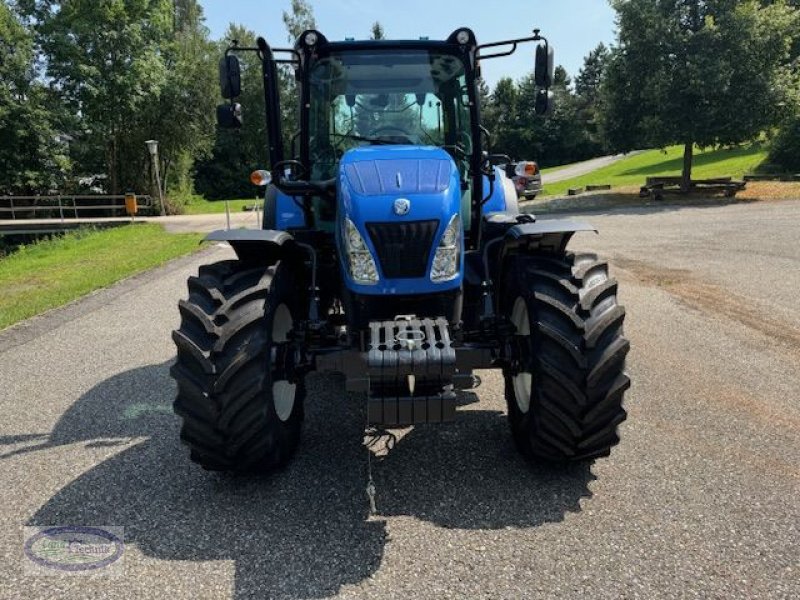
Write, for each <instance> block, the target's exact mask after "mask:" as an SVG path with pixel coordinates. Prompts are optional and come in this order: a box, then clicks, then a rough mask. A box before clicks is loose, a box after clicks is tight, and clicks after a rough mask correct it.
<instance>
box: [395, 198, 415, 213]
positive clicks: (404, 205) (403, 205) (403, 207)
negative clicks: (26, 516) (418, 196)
mask: <svg viewBox="0 0 800 600" xmlns="http://www.w3.org/2000/svg"><path fill="white" fill-rule="evenodd" d="M410 210H411V201H410V200H406V199H405V198H398V199H397V200H395V201H394V214H396V215H397V216H398V217H404V216H405V215H407V214H408V213H409V211H410Z"/></svg>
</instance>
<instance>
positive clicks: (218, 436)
mask: <svg viewBox="0 0 800 600" xmlns="http://www.w3.org/2000/svg"><path fill="white" fill-rule="evenodd" d="M188 285H189V299H188V300H182V301H181V302H180V304H179V310H180V314H181V325H180V328H179V329H178V330H176V331H174V332H173V335H172V337H173V340H174V341H175V345H176V346H177V351H178V355H177V360H176V362H175V365H174V366H173V367H172V369H171V374H172V376H173V378H174V379H175V381H176V382H177V384H178V395H177V398H176V399H175V403H174V409H175V412H176V413H177V414H178V415H179V416H180V417H181V418H182V419H183V426H182V429H181V439H182V441H184V442H185V443H186V444H187V445H188V446H189V448H190V451H191V459H192V460H193V461H194V462H196V463H198V464H200V465H201V466H203V467H204V468H206V469H209V470H214V471H238V472H268V471H272V470H274V469H276V468H279V467H281V466H283V465H284V464H286V462H287V461H288V460H289V459H290V458H291V456H292V455H293V454H294V451H295V449H296V448H297V444H298V441H299V438H300V429H301V424H302V420H303V400H304V397H305V387H304V385H303V381H302V378H297V377H296V376H295V374H294V371H293V369H292V361H293V353H292V350H291V346H290V345H289V344H288V341H289V340H288V334H289V332H290V330H291V329H292V327H293V324H294V321H295V320H297V319H298V318H299V314H297V312H296V311H297V310H298V309H299V307H301V306H302V303H301V298H302V297H303V293H302V291H301V289H300V287H299V286H298V284H297V281H296V278H295V277H293V275H292V272H291V271H290V269H289V267H288V265H286V264H285V263H278V264H277V265H275V266H270V267H261V266H258V267H254V266H249V265H245V264H242V263H240V262H238V261H224V262H219V263H215V264H212V265H208V266H203V267H201V268H200V273H199V276H198V277H191V278H189V282H188Z"/></svg>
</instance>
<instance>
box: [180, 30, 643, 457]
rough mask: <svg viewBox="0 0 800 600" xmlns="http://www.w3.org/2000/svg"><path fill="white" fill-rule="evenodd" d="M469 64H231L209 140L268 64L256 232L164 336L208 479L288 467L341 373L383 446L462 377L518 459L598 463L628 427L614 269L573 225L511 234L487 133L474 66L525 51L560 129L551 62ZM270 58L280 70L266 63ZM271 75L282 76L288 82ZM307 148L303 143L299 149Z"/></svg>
mask: <svg viewBox="0 0 800 600" xmlns="http://www.w3.org/2000/svg"><path fill="white" fill-rule="evenodd" d="M533 33H534V35H533V36H530V37H526V38H521V39H514V40H507V41H503V42H497V43H492V44H484V45H479V44H478V42H477V41H476V38H475V35H474V33H473V32H472V31H471V30H469V29H466V28H462V29H458V30H456V31H455V32H453V34H452V35H450V37H448V38H447V39H446V40H443V41H433V40H428V39H420V40H405V41H384V40H381V41H352V40H348V41H343V42H331V41H329V40H327V39H326V38H325V36H324V35H323V34H322V33H320V32H319V31H307V32H305V33H303V35H301V36H300V38H299V39H298V40H297V43H296V45H295V46H294V47H293V48H285V49H277V48H274V49H273V48H271V47H270V46H269V45H268V44H267V42H266V41H265V40H264V39H259V40H258V42H257V45H256V47H253V48H245V47H240V46H239V45H238V44H236V43H235V42H234V45H233V46H232V47H231V48H230V49H229V50H228V51H227V52H226V54H225V57H224V58H223V59H222V61H221V63H220V64H221V66H220V82H221V87H222V95H223V97H224V98H225V99H226V100H228V102H226V103H225V104H223V105H222V106H220V107H219V108H218V121H219V125H220V126H221V127H237V126H240V125H241V119H242V109H241V106H240V105H239V104H238V103H237V102H236V100H237V99H238V98H239V96H240V94H241V79H242V78H241V74H240V62H239V60H238V58H237V54H238V53H241V52H248V51H250V52H255V53H256V54H257V56H258V57H259V58H260V63H261V73H260V75H261V76H262V77H263V85H264V97H265V102H266V125H267V131H268V141H267V144H268V149H269V156H268V158H269V164H270V170H269V171H268V172H264V174H263V177H262V179H263V183H268V184H269V185H268V188H267V191H266V198H265V207H264V221H263V228H262V229H261V230H232V231H231V230H228V231H217V232H214V233H212V234H211V235H210V236H209V237H208V238H207V239H208V240H212V241H218V242H220V241H224V242H227V243H229V244H230V245H231V246H232V248H233V250H234V251H235V253H236V257H237V258H236V259H235V260H227V261H223V262H218V263H216V264H211V265H207V266H203V267H201V268H200V270H199V273H198V275H197V276H195V277H191V278H190V279H189V281H188V287H189V297H188V299H187V300H183V301H181V302H180V306H179V309H180V315H181V324H180V327H179V329H177V330H176V331H175V332H174V333H173V339H174V341H175V344H176V345H177V361H176V363H175V365H174V366H173V368H172V375H173V377H174V378H175V380H176V381H177V384H178V395H177V399H176V400H175V411H176V412H177V414H178V415H179V416H180V417H182V419H183V426H182V431H181V437H182V439H183V441H184V442H185V443H186V444H187V445H188V446H189V448H190V450H191V458H192V460H194V461H195V462H197V463H199V464H200V465H202V466H203V467H205V468H206V469H210V470H220V471H242V472H265V471H270V470H273V469H275V468H278V467H280V466H282V465H284V464H285V463H286V462H287V461H288V460H289V459H290V457H291V456H292V454H293V453H294V452H295V449H296V447H297V445H298V441H299V439H300V433H301V425H302V421H303V404H304V401H305V396H306V389H305V386H304V380H305V377H306V375H307V374H308V373H310V372H311V371H315V370H317V371H337V372H340V373H343V374H344V376H345V382H346V383H345V386H346V389H347V390H348V391H352V392H361V393H363V397H364V398H365V403H366V417H367V418H368V420H369V422H370V423H371V424H373V425H374V426H375V427H377V428H392V427H404V426H409V425H414V424H422V423H440V422H446V421H450V420H452V419H454V418H455V417H456V394H457V392H458V391H459V390H464V389H470V388H472V387H475V386H476V385H477V384H478V382H479V379H478V378H477V377H476V376H474V375H473V371H475V370H476V369H501V370H502V373H503V375H504V378H505V395H506V398H507V403H508V419H509V422H510V428H511V434H512V436H513V439H514V441H515V443H516V445H517V447H518V448H519V450H520V451H521V452H522V454H523V455H524V456H526V457H527V458H529V459H530V460H544V461H553V462H566V461H579V460H586V459H592V458H596V457H600V456H605V455H607V454H608V453H609V451H610V449H611V448H612V447H613V446H614V445H615V444H617V442H618V441H619V438H618V435H617V426H618V425H619V424H620V423H621V422H622V421H623V420H624V419H625V416H626V413H625V410H624V408H623V395H624V393H625V391H626V389H627V388H628V387H629V379H628V377H627V376H626V375H625V373H624V366H625V357H626V354H627V352H628V348H629V343H628V341H627V340H626V339H625V338H624V337H623V330H622V328H623V319H624V316H625V311H624V309H623V308H622V307H621V306H619V304H618V303H617V283H616V281H615V280H614V279H611V278H610V277H609V274H608V266H607V263H605V262H603V261H601V260H599V259H598V258H597V256H596V255H594V254H586V253H572V252H568V251H567V249H566V247H567V244H568V242H569V241H570V239H571V238H572V236H573V234H575V233H576V232H581V231H594V230H593V228H592V227H591V226H589V225H586V224H583V223H580V222H576V221H571V220H536V219H535V217H533V216H532V215H530V214H522V213H520V211H519V208H518V205H517V192H516V190H515V188H514V185H513V183H512V182H511V180H510V179H509V178H508V177H507V175H506V173H505V171H504V170H503V169H502V168H500V167H499V165H503V164H508V163H509V162H510V160H509V157H508V156H503V155H499V154H493V153H492V148H491V141H490V133H489V132H488V131H487V130H486V129H485V128H484V127H483V126H482V125H481V106H480V95H479V86H478V83H479V78H480V69H481V63H483V62H484V61H486V60H489V59H493V58H497V57H500V56H507V55H509V54H511V53H512V52H514V51H515V50H516V49H517V46H518V45H520V44H523V43H526V42H533V43H535V44H536V51H535V71H534V75H535V80H536V84H537V87H538V92H537V93H538V95H537V98H536V104H535V111H536V112H537V113H540V114H543V115H544V114H547V113H548V112H550V111H551V110H552V104H553V94H552V92H550V90H549V87H550V85H551V82H552V80H553V51H552V47H551V46H550V45H549V44H548V42H547V40H546V39H545V38H543V37H542V36H541V35H540V33H539V31H538V30H534V32H533ZM276 56H277V57H281V58H276ZM279 65H289V67H290V68H291V69H293V70H294V72H295V75H296V81H297V89H298V92H299V102H298V107H299V115H300V118H299V123H300V131H299V133H298V134H297V135H296V136H295V137H294V138H293V143H291V144H289V145H290V146H291V148H292V149H291V151H290V153H291V154H292V156H291V157H289V158H287V157H286V156H285V154H284V153H285V152H286V149H285V144H284V136H283V132H282V131H281V119H280V115H281V110H280V93H279V89H278V69H279V68H280V66H279ZM284 68H285V67H284ZM298 141H299V144H297V143H296V142H298Z"/></svg>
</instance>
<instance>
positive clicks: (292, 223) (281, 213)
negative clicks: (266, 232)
mask: <svg viewBox="0 0 800 600" xmlns="http://www.w3.org/2000/svg"><path fill="white" fill-rule="evenodd" d="M275 203H276V211H275V225H276V227H275V228H276V229H279V230H281V231H285V230H287V229H300V228H303V227H305V226H306V220H305V217H304V216H303V210H302V209H301V208H300V207H299V206H298V205H297V203H296V202H295V201H294V198H292V197H291V196H287V195H286V194H284V193H283V192H282V191H280V190H278V195H277V197H276V198H275Z"/></svg>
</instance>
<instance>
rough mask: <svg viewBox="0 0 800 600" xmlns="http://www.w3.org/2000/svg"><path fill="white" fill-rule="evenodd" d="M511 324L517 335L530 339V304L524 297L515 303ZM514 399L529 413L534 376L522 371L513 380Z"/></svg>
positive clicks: (524, 411)
mask: <svg viewBox="0 0 800 600" xmlns="http://www.w3.org/2000/svg"><path fill="white" fill-rule="evenodd" d="M511 322H512V323H513V324H514V326H515V327H516V328H517V335H518V336H523V337H527V338H530V335H531V319H530V316H529V315H528V304H527V302H525V299H524V298H522V297H519V298H517V300H516V302H514V309H513V310H512V311H511ZM512 383H513V387H514V399H515V400H516V402H517V408H519V410H520V412H522V413H527V412H528V410H529V409H530V406H531V391H532V389H533V375H531V374H530V373H529V372H527V371H520V372H519V373H517V374H516V375H514V376H513V378H512Z"/></svg>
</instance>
